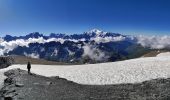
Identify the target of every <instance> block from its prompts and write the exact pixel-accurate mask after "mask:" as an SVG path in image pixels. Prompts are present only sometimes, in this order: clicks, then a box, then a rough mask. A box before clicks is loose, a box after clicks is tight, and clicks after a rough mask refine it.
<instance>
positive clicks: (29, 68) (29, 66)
mask: <svg viewBox="0 0 170 100" xmlns="http://www.w3.org/2000/svg"><path fill="white" fill-rule="evenodd" d="M27 69H28V74H30V70H31V63H30V62H28V64H27Z"/></svg>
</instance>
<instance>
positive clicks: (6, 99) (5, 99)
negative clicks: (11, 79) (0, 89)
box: [4, 97, 12, 100]
mask: <svg viewBox="0 0 170 100" xmlns="http://www.w3.org/2000/svg"><path fill="white" fill-rule="evenodd" d="M4 100H12V97H4Z"/></svg>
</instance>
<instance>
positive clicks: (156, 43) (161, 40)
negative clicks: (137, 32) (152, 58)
mask: <svg viewBox="0 0 170 100" xmlns="http://www.w3.org/2000/svg"><path fill="white" fill-rule="evenodd" d="M137 43H139V44H141V45H142V46H144V47H150V48H151V49H164V48H170V36H150V37H149V36H138V37H137Z"/></svg>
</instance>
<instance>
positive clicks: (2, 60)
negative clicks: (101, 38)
mask: <svg viewBox="0 0 170 100" xmlns="http://www.w3.org/2000/svg"><path fill="white" fill-rule="evenodd" d="M13 63H14V59H13V58H11V57H0V69H1V68H6V67H8V66H10V65H12V64H13Z"/></svg>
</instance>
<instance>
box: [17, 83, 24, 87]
mask: <svg viewBox="0 0 170 100" xmlns="http://www.w3.org/2000/svg"><path fill="white" fill-rule="evenodd" d="M15 86H16V87H23V86H24V84H21V83H15Z"/></svg>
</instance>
